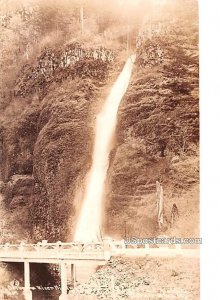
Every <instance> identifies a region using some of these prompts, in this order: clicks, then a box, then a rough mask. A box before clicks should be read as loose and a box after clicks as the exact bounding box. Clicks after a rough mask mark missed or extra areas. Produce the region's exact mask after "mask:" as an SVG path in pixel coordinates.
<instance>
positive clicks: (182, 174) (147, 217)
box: [106, 21, 199, 237]
mask: <svg viewBox="0 0 220 300" xmlns="http://www.w3.org/2000/svg"><path fill="white" fill-rule="evenodd" d="M184 24H185V23H184ZM184 24H183V23H181V21H178V24H175V25H171V26H170V27H166V32H163V31H162V32H159V33H157V32H155V34H153V36H152V39H151V40H150V39H148V38H146V36H145V35H144V34H143V35H142V34H141V35H140V37H139V45H138V49H137V64H136V68H135V70H134V74H133V78H132V81H131V84H130V87H129V89H128V91H127V94H126V96H125V97H124V99H123V101H122V103H121V106H120V111H119V115H118V125H117V132H116V135H117V145H116V147H115V149H114V150H113V151H112V165H111V168H110V170H109V184H110V188H109V190H110V192H109V193H108V192H107V212H106V215H107V221H106V226H107V227H106V228H107V229H106V230H107V231H108V232H109V234H110V235H114V233H115V232H116V233H117V234H116V236H117V237H119V236H120V237H123V236H124V234H128V235H134V234H135V235H137V236H140V235H145V236H149V235H153V234H155V232H157V231H158V228H157V223H156V213H157V212H156V196H155V192H156V187H155V183H156V181H159V182H160V183H162V186H163V188H164V192H165V197H164V198H165V200H164V201H165V218H166V226H165V227H164V228H163V231H167V230H170V229H169V228H170V226H171V224H170V215H171V209H172V205H173V204H174V203H176V205H177V207H178V208H179V210H180V215H181V218H182V221H183V220H184V218H185V217H186V215H187V214H188V213H189V211H191V213H192V214H193V213H195V215H197V214H198V206H197V204H195V203H198V191H197V186H198V139H199V101H198V40H197V27H196V24H188V25H187V26H185V25H186V24H185V25H184ZM184 26H185V27H184ZM183 27H184V29H183ZM189 191H191V192H189ZM192 191H193V192H192ZM190 193H193V196H192V195H191V194H190ZM189 194H190V195H189ZM181 197H183V198H184V197H185V199H186V200H185V201H188V200H187V198H189V197H190V198H191V199H190V201H191V203H189V204H188V205H185V204H184V201H183V200H181ZM181 218H180V220H179V226H180V227H181V225H180V223H181ZM197 221H198V220H197V219H195V224H196V222H197ZM189 224H190V225H189ZM189 224H188V227H187V224H184V226H182V227H185V228H182V230H183V231H181V229H179V232H178V233H179V234H180V235H181V234H186V232H187V230H188V234H189V233H190V231H191V230H194V229H193V228H194V225H193V224H192V222H189ZM176 225H177V224H176ZM116 228H120V229H119V230H118V231H116ZM191 233H192V232H191Z"/></svg>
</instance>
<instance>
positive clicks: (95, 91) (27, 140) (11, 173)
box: [0, 44, 112, 241]
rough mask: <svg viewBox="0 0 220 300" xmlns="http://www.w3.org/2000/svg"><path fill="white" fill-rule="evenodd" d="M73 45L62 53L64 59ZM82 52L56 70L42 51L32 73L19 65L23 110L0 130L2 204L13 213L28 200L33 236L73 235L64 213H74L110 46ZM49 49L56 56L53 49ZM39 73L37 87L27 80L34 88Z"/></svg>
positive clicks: (109, 61) (62, 237)
mask: <svg viewBox="0 0 220 300" xmlns="http://www.w3.org/2000/svg"><path fill="white" fill-rule="evenodd" d="M77 45H78V44H77ZM77 49H80V51H82V50H83V48H82V47H79V45H78V48H77ZM74 51H75V48H73V49H72V52H73V53H72V52H71V53H69V52H68V53H67V51H66V50H65V51H64V52H61V53H63V55H64V54H65V55H66V56H64V57H65V63H66V61H68V59H69V58H70V54H71V55H72V56H73V55H74V53H75V52H74ZM89 51H90V52H91V53H90V52H89ZM87 52H88V53H90V54H91V55H92V57H87V56H86V53H87ZM87 52H86V51H84V52H82V53H81V52H80V53H81V56H79V55H78V54H77V55H78V56H76V57H77V60H76V61H74V62H73V61H72V63H71V65H65V64H64V65H62V66H60V65H57V69H55V70H54V71H53V70H51V69H50V67H51V66H50V65H49V62H50V59H49V58H48V50H46V52H45V53H44V54H42V55H41V57H40V58H39V59H38V63H37V65H36V66H35V67H34V66H33V67H32V69H33V70H35V71H34V72H33V74H32V75H30V74H29V72H28V71H27V72H25V71H24V69H23V70H22V71H21V76H20V78H19V80H18V81H17V83H16V88H17V92H16V93H17V94H18V95H19V97H18V98H17V101H19V100H20V99H21V98H20V97H21V96H22V97H25V99H28V98H29V101H28V102H29V103H27V106H28V109H26V110H25V111H24V112H23V113H22V114H21V115H19V116H18V117H17V120H14V122H13V125H11V124H9V123H7V124H4V125H3V126H2V129H1V140H0V141H1V168H0V169H1V173H2V174H1V177H2V180H3V181H4V183H5V184H4V198H5V203H6V205H7V207H8V209H10V210H11V211H12V212H13V213H14V214H15V215H16V213H17V211H19V209H21V207H22V209H23V208H24V207H26V211H27V212H28V217H27V218H28V220H27V222H28V224H29V225H30V232H29V237H30V236H32V240H33V241H36V240H41V239H48V240H50V241H57V240H63V241H64V240H66V239H71V238H72V236H71V234H72V231H73V224H74V221H73V220H72V221H71V224H70V222H69V218H70V217H71V216H74V215H75V210H76V209H77V207H75V206H74V198H75V194H76V190H77V188H78V185H79V184H81V185H82V184H83V179H84V176H85V174H86V172H87V171H88V168H89V167H90V164H91V153H92V146H93V123H94V110H95V109H96V106H97V103H98V102H99V96H100V95H99V94H100V91H101V90H102V87H104V86H105V84H106V78H107V76H108V75H109V70H110V69H111V64H112V57H111V53H112V52H111V51H110V50H109V51H107V50H106V49H104V48H103V49H102V51H101V50H100V53H99V52H98V50H91V49H90V50H88V51H87ZM88 53H87V55H88ZM50 54H51V57H50V58H51V59H52V58H53V59H54V60H55V58H54V57H55V55H52V54H53V51H52V50H51V51H50ZM96 54H97V56H96ZM60 55H61V54H60ZM61 58H62V56H60V59H61ZM57 60H58V58H57ZM42 61H43V62H44V63H43V62H42ZM51 61H52V60H51ZM39 62H41V63H42V64H43V65H44V69H43V71H42V74H41V69H42V68H43V67H41V68H40V67H39ZM61 62H62V59H61ZM61 68H62V70H61ZM28 74H29V75H28ZM58 75H59V79H60V80H58V79H57V78H58V77H57V76H58ZM70 75H71V76H70ZM42 76H43V77H44V81H43V82H41V83H42V85H41V87H42V90H41V91H38V92H36V89H32V87H35V88H37V87H39V84H40V78H41V77H42ZM22 82H23V83H22Z"/></svg>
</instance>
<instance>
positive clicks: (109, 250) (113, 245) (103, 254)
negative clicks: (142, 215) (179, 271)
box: [0, 239, 199, 300]
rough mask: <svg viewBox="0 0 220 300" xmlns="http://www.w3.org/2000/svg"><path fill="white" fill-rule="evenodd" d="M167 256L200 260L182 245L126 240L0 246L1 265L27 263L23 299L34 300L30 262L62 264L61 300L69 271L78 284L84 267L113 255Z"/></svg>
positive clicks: (65, 289)
mask: <svg viewBox="0 0 220 300" xmlns="http://www.w3.org/2000/svg"><path fill="white" fill-rule="evenodd" d="M118 255H124V256H142V257H144V256H165V257H170V256H171V257H175V256H177V255H182V256H186V257H199V249H198V248H196V249H182V247H181V245H175V246H174V248H170V247H168V246H167V245H163V246H160V247H156V248H152V247H151V246H150V245H144V246H142V247H140V248H138V247H137V245H136V246H126V245H125V242H124V240H122V241H113V240H112V239H104V240H103V241H101V242H94V243H89V244H85V243H75V242H72V243H63V242H57V243H48V242H47V241H46V240H44V241H42V242H38V243H37V244H26V243H20V244H9V243H6V244H4V245H0V261H1V262H6V263H7V262H22V263H24V296H25V299H26V300H32V291H31V285H30V263H50V264H59V265H60V276H61V295H60V298H59V299H60V300H63V299H67V294H68V286H67V274H68V268H69V269H70V273H71V280H72V282H73V284H74V283H75V281H76V277H77V273H79V272H80V268H82V266H84V267H85V266H86V268H88V270H89V269H91V268H92V269H93V271H94V270H95V268H96V267H97V266H99V265H104V264H106V263H107V261H108V260H109V259H110V258H111V257H112V256H118Z"/></svg>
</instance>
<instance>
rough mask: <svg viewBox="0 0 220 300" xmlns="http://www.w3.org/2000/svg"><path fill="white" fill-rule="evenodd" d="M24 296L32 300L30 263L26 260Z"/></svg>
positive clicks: (27, 299)
mask: <svg viewBox="0 0 220 300" xmlns="http://www.w3.org/2000/svg"><path fill="white" fill-rule="evenodd" d="M24 297H25V300H32V291H31V286H30V263H29V262H28V261H24Z"/></svg>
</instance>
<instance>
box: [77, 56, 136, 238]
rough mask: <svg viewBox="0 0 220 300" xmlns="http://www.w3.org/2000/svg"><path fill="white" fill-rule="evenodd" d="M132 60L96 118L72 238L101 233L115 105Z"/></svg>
mask: <svg viewBox="0 0 220 300" xmlns="http://www.w3.org/2000/svg"><path fill="white" fill-rule="evenodd" d="M134 61H135V55H132V56H130V57H129V58H128V60H127V62H126V64H125V66H124V68H123V70H122V72H121V73H120V75H119V76H118V78H117V80H116V82H115V83H114V85H113V87H112V89H111V91H110V94H109V96H108V97H107V99H106V101H105V103H104V106H103V108H102V110H101V112H100V113H99V114H98V115H97V118H96V132H95V144H94V150H93V157H92V166H91V169H90V171H89V173H88V176H87V184H86V189H85V194H84V199H83V204H82V209H81V212H80V215H79V220H78V222H77V226H76V231H75V237H74V240H75V241H83V242H91V241H97V240H98V239H99V236H100V227H101V211H102V199H103V192H104V186H105V179H106V175H107V170H108V166H109V153H110V151H111V142H112V138H113V136H114V132H115V127H116V121H117V112H118V107H119V104H120V102H121V99H122V97H123V96H124V94H125V92H126V90H127V88H128V85H129V81H130V77H131V72H132V67H133V63H134Z"/></svg>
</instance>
